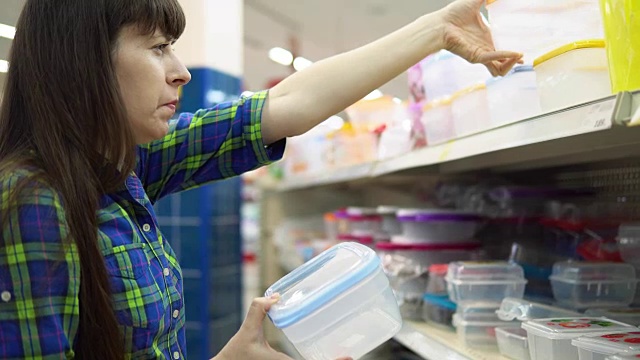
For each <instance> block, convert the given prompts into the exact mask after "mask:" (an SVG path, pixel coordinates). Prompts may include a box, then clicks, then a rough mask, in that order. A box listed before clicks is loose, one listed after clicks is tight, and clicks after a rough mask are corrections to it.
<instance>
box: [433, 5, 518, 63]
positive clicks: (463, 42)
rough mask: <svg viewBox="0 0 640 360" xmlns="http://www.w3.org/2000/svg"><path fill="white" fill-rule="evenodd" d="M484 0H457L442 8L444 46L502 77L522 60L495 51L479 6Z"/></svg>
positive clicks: (514, 55) (515, 53)
mask: <svg viewBox="0 0 640 360" xmlns="http://www.w3.org/2000/svg"><path fill="white" fill-rule="evenodd" d="M484 2H485V0H457V1H455V2H453V3H451V4H449V5H448V6H447V7H445V8H444V9H442V12H443V13H442V16H443V19H442V20H443V21H444V35H443V36H444V47H445V49H447V50H449V51H451V52H452V53H454V54H456V55H459V56H461V57H462V58H464V59H466V60H467V61H469V62H471V63H479V64H484V65H485V66H486V67H487V68H488V69H489V71H490V72H491V75H493V76H504V75H506V74H507V73H508V72H509V70H511V68H512V67H513V66H514V65H515V64H517V63H522V54H520V53H517V52H513V51H496V48H495V46H494V44H493V38H492V37H491V31H490V29H489V27H488V26H487V25H486V24H485V23H484V20H483V18H482V15H481V14H480V8H481V6H482V5H483V4H484Z"/></svg>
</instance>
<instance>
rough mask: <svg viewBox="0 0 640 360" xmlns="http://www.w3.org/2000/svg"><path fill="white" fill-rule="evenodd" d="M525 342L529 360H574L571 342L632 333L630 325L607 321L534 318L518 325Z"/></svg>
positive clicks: (576, 352)
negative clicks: (580, 338) (523, 333)
mask: <svg viewBox="0 0 640 360" xmlns="http://www.w3.org/2000/svg"><path fill="white" fill-rule="evenodd" d="M522 328H523V329H524V330H526V331H527V338H528V339H529V354H530V356H531V360H578V348H576V347H575V346H573V345H572V344H571V340H573V339H577V338H579V337H582V336H598V335H607V334H613V333H622V332H627V331H633V329H636V328H634V327H633V326H630V325H627V324H623V323H620V322H617V321H613V320H609V319H607V318H597V317H591V318H590V317H575V318H551V319H538V320H531V321H527V322H525V323H522Z"/></svg>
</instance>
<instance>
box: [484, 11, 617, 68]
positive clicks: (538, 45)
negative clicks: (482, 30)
mask: <svg viewBox="0 0 640 360" xmlns="http://www.w3.org/2000/svg"><path fill="white" fill-rule="evenodd" d="M487 10H488V13H489V21H490V23H491V33H492V35H493V40H494V42H495V44H496V48H497V49H500V50H506V49H512V50H513V51H518V52H521V53H523V54H524V61H525V63H531V61H532V60H533V59H535V58H536V57H538V56H540V55H542V54H544V53H546V52H548V51H551V50H553V49H555V48H557V47H559V46H562V45H563V44H567V43H570V42H574V41H578V40H582V39H588V38H602V37H603V36H604V35H603V33H604V31H603V27H602V17H601V16H600V10H599V8H598V0H538V1H526V0H489V1H487ZM627 41H628V40H627Z"/></svg>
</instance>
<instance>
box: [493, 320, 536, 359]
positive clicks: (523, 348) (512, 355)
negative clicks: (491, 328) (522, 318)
mask: <svg viewBox="0 0 640 360" xmlns="http://www.w3.org/2000/svg"><path fill="white" fill-rule="evenodd" d="M496 337H497V339H498V349H500V354H502V356H505V357H508V358H509V359H513V360H529V359H530V357H529V340H527V332H526V331H525V330H524V329H522V328H514V327H499V328H496Z"/></svg>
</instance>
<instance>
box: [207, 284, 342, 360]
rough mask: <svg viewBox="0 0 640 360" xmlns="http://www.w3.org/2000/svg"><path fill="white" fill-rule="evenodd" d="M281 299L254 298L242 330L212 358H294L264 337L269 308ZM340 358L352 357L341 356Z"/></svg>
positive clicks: (289, 359) (214, 359)
mask: <svg viewBox="0 0 640 360" xmlns="http://www.w3.org/2000/svg"><path fill="white" fill-rule="evenodd" d="M279 299H280V297H279V296H277V295H276V296H273V297H271V298H264V297H262V298H256V299H254V300H253V302H252V303H251V307H250V308H249V311H248V313H247V317H246V318H245V320H244V322H243V323H242V326H241V327H240V330H239V331H238V332H237V333H236V334H235V335H234V336H233V338H231V340H229V342H228V343H227V345H226V346H225V347H224V348H223V349H222V351H220V353H219V354H218V355H217V356H216V357H214V358H213V359H212V360H237V359H260V360H293V359H292V358H290V357H289V356H287V355H285V354H283V353H280V352H277V351H275V350H273V348H271V346H269V343H267V341H266V340H265V338H264V331H263V328H262V324H263V322H264V319H265V317H266V315H267V311H269V308H271V306H272V305H273V304H275V303H277V302H278V300H279ZM338 360H350V359H349V358H341V359H338Z"/></svg>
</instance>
